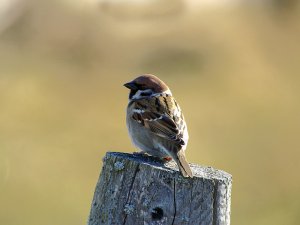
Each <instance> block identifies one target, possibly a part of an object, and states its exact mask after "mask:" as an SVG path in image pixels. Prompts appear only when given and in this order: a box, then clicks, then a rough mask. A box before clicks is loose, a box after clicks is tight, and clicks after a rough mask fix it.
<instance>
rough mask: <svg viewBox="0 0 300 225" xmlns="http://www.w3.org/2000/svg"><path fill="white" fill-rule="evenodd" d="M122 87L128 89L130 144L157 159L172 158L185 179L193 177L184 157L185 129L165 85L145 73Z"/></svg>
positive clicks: (186, 139)
mask: <svg viewBox="0 0 300 225" xmlns="http://www.w3.org/2000/svg"><path fill="white" fill-rule="evenodd" d="M124 86H125V87H127V88H129V89H130V94H129V103H128V107H127V117H126V122H127V128H128V131H129V135H130V137H131V140H132V142H133V144H134V145H135V146H136V147H138V148H139V149H140V150H142V151H144V152H146V153H148V154H150V155H153V156H156V157H159V158H170V156H171V157H172V158H173V159H174V160H175V162H176V163H177V165H178V167H179V169H180V171H181V173H182V175H183V176H184V177H193V174H192V171H191V169H190V166H189V164H188V162H187V161H186V159H185V154H184V151H185V149H186V146H187V142H188V139H189V136H188V131H187V126H186V123H185V120H184V117H183V114H182V112H181V109H180V107H179V105H178V103H177V102H176V101H175V99H174V97H173V96H172V93H171V91H170V89H169V88H168V86H167V85H166V84H165V83H164V82H163V81H161V80H160V79H159V78H157V77H156V76H154V75H148V74H147V75H142V76H139V77H137V78H136V79H134V80H133V81H131V82H128V83H126V84H124Z"/></svg>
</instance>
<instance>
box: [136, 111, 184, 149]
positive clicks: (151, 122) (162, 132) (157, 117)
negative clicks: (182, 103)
mask: <svg viewBox="0 0 300 225" xmlns="http://www.w3.org/2000/svg"><path fill="white" fill-rule="evenodd" d="M132 118H133V119H134V120H136V121H137V122H139V123H140V124H141V125H143V126H144V127H145V128H147V129H149V130H150V131H151V132H153V133H154V134H156V135H158V136H160V137H162V138H166V139H168V140H172V141H174V142H176V143H178V144H180V145H184V141H183V140H182V134H180V131H179V129H178V127H177V125H176V123H175V122H174V121H173V120H172V119H171V118H170V117H169V116H168V115H162V114H159V113H154V112H149V111H146V112H143V113H133V115H132Z"/></svg>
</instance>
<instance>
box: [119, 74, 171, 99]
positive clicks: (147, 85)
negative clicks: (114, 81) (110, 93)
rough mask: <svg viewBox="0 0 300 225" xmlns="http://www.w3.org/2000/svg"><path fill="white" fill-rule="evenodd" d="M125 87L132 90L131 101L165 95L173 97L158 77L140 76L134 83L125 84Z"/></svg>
mask: <svg viewBox="0 0 300 225" xmlns="http://www.w3.org/2000/svg"><path fill="white" fill-rule="evenodd" d="M124 86H125V87H127V88H128V89H130V94H129V99H130V100H131V99H139V98H145V97H151V96H155V95H160V94H163V93H165V94H169V95H171V91H170V89H169V88H168V86H167V85H166V84H165V83H164V82H163V81H162V80H160V79H159V78H158V77H156V76H154V75H151V74H146V75H142V76H139V77H137V78H135V79H134V80H133V81H130V82H128V83H126V84H124Z"/></svg>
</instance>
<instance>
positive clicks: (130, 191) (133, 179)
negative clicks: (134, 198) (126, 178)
mask: <svg viewBox="0 0 300 225" xmlns="http://www.w3.org/2000/svg"><path fill="white" fill-rule="evenodd" d="M139 167H140V166H139V165H137V167H136V169H135V171H134V175H133V178H132V182H131V184H130V188H129V191H128V193H129V194H128V196H127V199H126V203H125V206H126V205H127V204H128V203H129V202H128V201H129V199H130V195H131V194H132V187H133V184H134V181H135V178H136V175H137V173H138V171H139ZM127 216H128V215H127V214H125V217H124V222H123V225H125V223H126V220H127Z"/></svg>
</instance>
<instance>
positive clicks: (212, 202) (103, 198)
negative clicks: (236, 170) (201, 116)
mask: <svg viewBox="0 0 300 225" xmlns="http://www.w3.org/2000/svg"><path fill="white" fill-rule="evenodd" d="M190 166H191V169H192V171H193V174H194V178H184V177H183V176H181V175H180V173H179V172H178V169H177V166H176V164H175V162H169V163H167V164H163V163H162V162H161V161H159V160H157V159H155V158H153V157H150V156H144V155H140V154H139V155H136V154H126V153H117V152H108V153H107V154H106V156H105V158H104V163H103V168H102V172H101V175H100V177H99V180H98V183H97V185H96V190H95V193H94V198H93V202H92V206H91V212H90V216H89V220H88V225H100V224H101V225H102V224H103V225H104V224H105V225H106V224H107V225H108V224H109V225H111V224H122V225H125V224H128V225H139V224H145V225H146V224H149V225H156V224H157V225H159V224H163V225H164V224H170V225H175V224H178V225H179V224H182V225H197V224H201V225H210V224H213V225H229V224H230V198H231V184H232V178H231V175H230V174H228V173H226V172H224V171H221V170H216V169H213V168H211V167H204V166H199V165H195V164H190Z"/></svg>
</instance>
